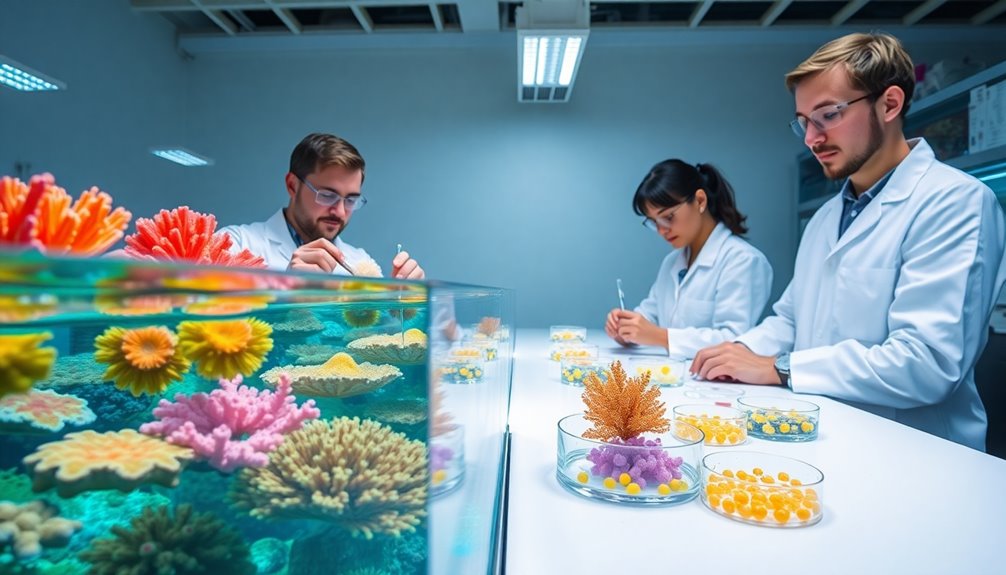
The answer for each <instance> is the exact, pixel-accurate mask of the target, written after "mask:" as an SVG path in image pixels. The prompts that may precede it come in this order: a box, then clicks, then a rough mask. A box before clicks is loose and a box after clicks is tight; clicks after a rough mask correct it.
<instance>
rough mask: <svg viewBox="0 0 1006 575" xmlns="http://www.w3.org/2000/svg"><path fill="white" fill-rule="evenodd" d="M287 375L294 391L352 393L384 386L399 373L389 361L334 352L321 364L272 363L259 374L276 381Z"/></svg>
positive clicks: (334, 394) (331, 394) (271, 382)
mask: <svg viewBox="0 0 1006 575" xmlns="http://www.w3.org/2000/svg"><path fill="white" fill-rule="evenodd" d="M283 376H288V377H289V378H290V381H291V382H292V383H293V389H294V391H295V392H296V393H298V394H304V395H313V396H317V397H352V396H354V395H360V394H363V393H369V392H371V391H374V390H376V389H380V388H381V387H384V386H385V385H387V384H388V383H390V382H392V381H394V380H396V379H398V378H399V377H401V376H402V372H401V370H399V369H398V368H397V367H395V366H393V365H374V364H372V363H363V364H357V363H356V361H354V360H353V358H352V356H350V355H349V354H347V353H337V354H335V355H333V356H332V357H331V358H329V360H328V361H326V362H325V363H323V364H321V365H306V366H297V365H287V366H282V367H274V368H272V369H270V370H268V371H265V372H263V373H262V375H261V376H260V377H261V378H262V381H264V382H266V383H268V384H269V385H277V383H278V382H279V381H280V380H281V378H282V377H283Z"/></svg>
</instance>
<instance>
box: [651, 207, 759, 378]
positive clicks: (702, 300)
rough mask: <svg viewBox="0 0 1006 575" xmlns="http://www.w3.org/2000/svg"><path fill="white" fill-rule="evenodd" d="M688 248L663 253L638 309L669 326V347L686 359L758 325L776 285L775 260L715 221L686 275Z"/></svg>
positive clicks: (661, 323)
mask: <svg viewBox="0 0 1006 575" xmlns="http://www.w3.org/2000/svg"><path fill="white" fill-rule="evenodd" d="M686 267H688V249H687V248H685V249H682V250H675V251H673V252H671V253H670V254H668V255H667V257H665V258H664V261H663V263H661V264H660V270H659V271H658V272H657V281H655V282H654V283H653V287H651V288H650V294H649V295H648V296H647V297H646V299H644V300H643V301H642V302H640V304H639V305H638V306H636V309H635V311H637V312H639V313H641V314H642V315H643V316H645V317H646V319H648V320H650V321H651V322H653V323H655V324H657V325H659V326H661V327H665V328H667V351H668V354H669V355H670V356H671V357H674V358H679V359H686V358H690V357H694V356H695V352H697V351H698V350H700V349H702V348H704V347H708V346H710V345H715V344H717V343H720V342H723V341H728V340H732V339H733V338H735V337H736V336H738V335H740V334H742V333H744V332H745V331H747V330H748V329H750V328H751V327H752V326H754V325H755V324H756V323H757V322H758V319H759V318H760V317H761V314H762V311H764V309H765V304H766V303H768V298H769V294H770V292H771V291H772V266H771V265H770V264H769V263H768V259H767V258H766V257H765V255H764V254H763V253H761V252H760V251H758V249H757V248H755V247H753V246H752V245H751V244H749V243H747V242H746V241H744V240H742V239H741V238H739V237H738V236H736V235H734V234H733V233H732V232H731V231H730V229H729V228H727V227H726V226H725V225H723V224H722V223H719V224H716V227H715V228H714V229H713V232H712V234H710V235H709V239H707V240H706V244H705V245H704V246H703V247H702V251H700V252H699V255H698V257H697V258H695V262H694V263H693V264H692V267H691V268H689V269H688V272H687V273H686V274H685V277H684V280H683V281H681V282H679V281H678V272H680V271H681V270H683V269H685V268H686Z"/></svg>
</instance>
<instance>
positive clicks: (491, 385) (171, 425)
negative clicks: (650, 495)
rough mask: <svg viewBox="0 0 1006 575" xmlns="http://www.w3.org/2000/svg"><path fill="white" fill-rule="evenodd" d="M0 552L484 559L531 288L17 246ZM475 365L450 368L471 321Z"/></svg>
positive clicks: (261, 566)
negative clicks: (477, 345)
mask: <svg viewBox="0 0 1006 575" xmlns="http://www.w3.org/2000/svg"><path fill="white" fill-rule="evenodd" d="M0 275H2V278H3V281H2V282H0V446H2V447H0V573H8V572H9V573H40V574H41V573H57V572H58V573H62V574H72V573H98V574H102V573H109V574H111V573H126V572H128V573H137V574H144V573H151V574H154V573H166V572H172V573H177V574H184V573H219V574H230V573H234V574H249V575H250V574H255V573H276V574H289V575H297V574H320V573H326V574H333V575H335V574H357V575H360V574H377V573H380V574H388V575H420V574H426V573H490V572H493V570H494V569H495V565H496V562H497V561H498V559H497V557H498V555H499V547H498V537H499V536H500V535H501V533H500V530H499V524H500V521H501V509H500V507H501V501H502V485H503V481H502V472H503V469H504V457H505V454H506V435H505V434H506V420H507V409H508V397H509V390H510V380H511V372H512V357H513V341H512V339H511V338H510V336H509V334H510V333H511V331H512V323H511V322H512V315H513V294H512V292H509V291H507V290H500V289H495V288H484V287H475V286H460V285H453V284H445V283H435V282H406V281H396V280H386V279H379V278H358V277H340V276H327V275H312V274H293V273H280V272H270V271H266V270H257V269H247V268H234V267H230V268H228V267H219V266H196V265H187V264H177V263H163V262H145V261H129V260H119V259H111V258H102V259H94V258H71V257H49V256H45V255H41V254H39V253H35V252H21V253H17V252H9V251H0ZM473 340H478V341H480V342H482V344H484V345H485V346H491V348H492V349H493V350H494V358H493V361H485V358H484V356H483V357H478V358H476V359H478V360H479V365H480V366H481V367H480V376H479V378H478V379H477V381H471V382H466V383H470V384H469V385H451V384H449V383H446V382H445V380H444V379H443V378H442V377H440V374H441V371H442V369H443V367H444V366H445V365H446V363H447V362H450V361H452V360H454V359H456V358H457V357H458V355H457V354H455V353H453V351H452V350H457V349H458V347H459V346H461V345H462V342H470V341H473Z"/></svg>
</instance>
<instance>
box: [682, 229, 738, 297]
mask: <svg viewBox="0 0 1006 575" xmlns="http://www.w3.org/2000/svg"><path fill="white" fill-rule="evenodd" d="M732 235H733V232H731V231H730V229H729V228H727V227H726V226H725V225H724V224H723V223H722V222H720V223H717V224H716V227H715V228H713V231H712V233H711V234H709V237H708V238H706V244H705V245H704V246H702V251H700V252H699V255H698V256H697V257H696V258H695V262H694V263H692V266H691V267H688V256H689V254H688V248H684V249H682V250H681V251H680V252H679V254H680V255H679V256H678V260H677V261H676V262H675V263H674V266H673V267H672V268H671V273H672V276H671V277H673V278H674V285H675V286H678V287H680V286H682V285H684V284H685V283H686V282H688V279H689V278H691V277H692V276H693V275H695V268H700V267H701V268H711V267H713V265H715V264H716V258H717V257H718V256H719V255H720V249H722V248H723V244H724V243H726V241H727V238H729V237H730V236H732ZM686 268H687V269H688V272H687V273H686V274H685V277H684V279H682V280H681V281H680V282H679V281H677V279H678V273H679V272H680V271H681V270H683V269H686Z"/></svg>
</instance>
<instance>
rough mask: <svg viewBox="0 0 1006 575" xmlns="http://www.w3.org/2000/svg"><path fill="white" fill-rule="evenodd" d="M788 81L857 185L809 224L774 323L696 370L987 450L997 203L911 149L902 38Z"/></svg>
mask: <svg viewBox="0 0 1006 575" xmlns="http://www.w3.org/2000/svg"><path fill="white" fill-rule="evenodd" d="M786 85H787V87H788V88H789V89H790V90H791V91H792V92H793V94H794V97H795V101H796V119H795V120H793V122H792V125H793V129H794V131H795V132H796V133H797V134H798V135H799V136H801V137H802V138H803V140H804V143H805V144H806V145H807V147H809V148H810V149H811V151H812V152H813V153H814V155H815V157H816V158H817V160H818V162H820V164H821V166H822V167H823V169H824V172H825V174H826V175H827V176H828V177H829V178H833V179H836V180H844V185H843V187H842V191H841V192H840V193H839V194H837V195H836V196H835V197H834V198H832V199H831V200H830V201H828V203H826V204H825V205H824V206H822V207H821V208H820V209H819V210H818V211H817V213H816V214H814V217H813V219H811V221H810V223H809V224H808V225H807V229H806V231H805V232H804V235H803V238H802V239H801V241H800V247H799V250H798V252H797V257H796V265H795V267H794V271H793V280H792V281H791V282H790V284H789V286H788V287H787V288H786V291H785V293H783V295H782V297H781V298H780V299H779V301H778V302H777V303H776V304H775V306H774V307H773V311H774V315H772V316H770V317H768V318H767V319H765V321H763V322H762V323H761V324H759V325H758V326H756V327H754V328H752V329H751V330H750V331H748V332H747V333H744V334H742V335H741V336H740V337H738V338H737V339H736V340H735V341H734V342H728V343H722V344H719V345H716V346H713V347H709V348H706V349H703V350H701V351H699V352H698V353H697V354H696V356H695V359H694V361H693V363H692V366H691V369H692V372H693V373H695V374H697V375H698V376H701V377H702V378H705V379H707V380H722V381H739V382H744V383H753V384H776V385H780V384H782V385H788V386H789V387H790V388H791V389H793V391H796V392H800V393H813V394H821V395H828V396H831V397H834V398H836V399H839V400H841V401H845V402H847V403H850V404H853V405H856V406H858V407H862V408H864V409H867V410H869V411H872V412H874V413H877V414H879V415H883V416H885V417H889V418H891V419H894V420H896V421H899V422H902V423H904V424H906V425H910V426H913V427H916V428H918V429H921V430H923V431H927V432H929V433H932V434H934V435H938V436H940V437H944V438H946V439H949V440H951V441H956V442H958V443H961V444H964V445H967V446H970V447H973V448H975V449H978V450H984V449H985V431H986V417H985V408H984V406H983V405H982V402H981V399H980V398H979V396H978V392H977V390H976V388H975V381H974V368H975V363H976V362H977V359H978V357H979V355H980V354H981V351H982V349H983V348H984V347H985V343H986V341H987V339H988V321H989V317H990V315H991V313H992V308H993V306H994V304H995V301H996V298H997V297H998V295H999V292H1000V290H1001V288H1002V286H1003V283H1004V281H1006V264H1004V262H1003V252H1004V237H1006V231H1004V222H1003V213H1002V209H1001V208H1000V207H999V204H998V202H997V201H996V198H995V196H994V194H993V193H992V191H991V190H990V189H989V188H988V187H987V186H985V185H984V184H982V183H981V182H979V181H978V180H976V179H975V178H973V177H971V176H969V175H967V174H965V173H963V172H960V171H958V170H956V169H954V168H951V167H949V166H947V165H946V164H943V163H941V162H939V161H938V160H937V159H936V158H935V156H934V155H933V151H932V149H931V148H930V147H929V145H928V144H927V143H926V142H925V140H923V139H921V138H920V139H916V140H910V141H906V139H905V136H904V134H903V132H902V127H903V123H904V117H905V114H906V113H907V112H908V107H909V103H910V102H911V99H912V93H913V91H914V88H915V76H914V71H913V66H912V61H911V59H910V58H909V56H908V54H907V53H906V52H905V51H904V49H903V48H902V46H901V44H900V43H899V42H898V40H897V39H896V38H894V37H892V36H889V35H886V34H851V35H848V36H844V37H842V38H839V39H837V40H833V41H831V42H829V43H827V44H825V45H824V46H822V47H821V48H820V49H818V51H817V52H815V53H814V54H813V55H812V56H811V57H810V58H809V59H807V60H806V61H805V62H803V63H802V64H800V65H799V66H797V67H796V69H794V70H793V71H792V72H790V73H789V74H788V75H787V76H786Z"/></svg>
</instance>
